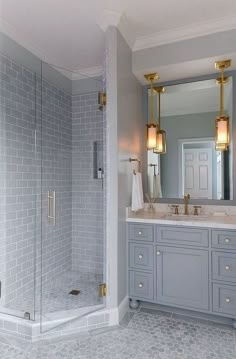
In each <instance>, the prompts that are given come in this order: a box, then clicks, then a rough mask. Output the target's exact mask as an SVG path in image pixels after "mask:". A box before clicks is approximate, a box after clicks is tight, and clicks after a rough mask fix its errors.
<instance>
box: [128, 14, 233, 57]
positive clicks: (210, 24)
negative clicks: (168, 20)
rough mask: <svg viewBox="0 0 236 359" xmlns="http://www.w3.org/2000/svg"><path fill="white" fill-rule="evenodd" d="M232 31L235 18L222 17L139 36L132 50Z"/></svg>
mask: <svg viewBox="0 0 236 359" xmlns="http://www.w3.org/2000/svg"><path fill="white" fill-rule="evenodd" d="M233 29H236V17H235V16H234V17H224V18H221V19H217V20H209V21H207V22H199V23H196V24H191V26H182V27H179V28H176V29H172V30H169V31H161V32H157V33H153V34H151V35H146V36H141V37H139V38H137V39H136V41H135V44H134V46H133V48H132V49H133V51H138V50H143V49H147V48H150V47H155V46H160V45H165V44H170V43H174V42H178V41H182V40H188V39H193V38H197V37H201V36H206V35H211V34H214V33H218V32H224V31H228V30H233Z"/></svg>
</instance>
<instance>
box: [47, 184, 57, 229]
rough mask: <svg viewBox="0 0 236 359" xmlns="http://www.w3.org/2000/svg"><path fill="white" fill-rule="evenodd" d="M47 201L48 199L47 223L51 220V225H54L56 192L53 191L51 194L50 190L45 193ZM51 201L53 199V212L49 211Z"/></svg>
mask: <svg viewBox="0 0 236 359" xmlns="http://www.w3.org/2000/svg"><path fill="white" fill-rule="evenodd" d="M47 201H48V224H51V220H52V221H53V225H54V226H55V225H56V192H55V191H53V192H52V195H51V193H50V191H48V193H47ZM51 201H53V212H52V211H51Z"/></svg>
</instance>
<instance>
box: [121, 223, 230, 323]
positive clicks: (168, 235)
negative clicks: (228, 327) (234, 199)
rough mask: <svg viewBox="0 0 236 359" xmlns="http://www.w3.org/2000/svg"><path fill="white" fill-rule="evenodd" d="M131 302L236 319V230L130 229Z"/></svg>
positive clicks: (150, 226)
mask: <svg viewBox="0 0 236 359" xmlns="http://www.w3.org/2000/svg"><path fill="white" fill-rule="evenodd" d="M128 250H129V297H130V299H131V301H130V306H131V308H134V309H135V308H137V307H138V304H139V300H142V301H148V302H151V303H156V304H162V305H168V306H173V307H180V308H183V309H188V310H193V311H197V310H198V311H201V312H203V313H211V314H214V315H219V316H220V315H221V316H225V317H229V318H232V319H234V320H233V326H234V328H235V329H236V230H228V229H227V230H224V229H214V228H201V227H191V226H183V225H166V224H160V225H154V224H148V223H129V224H128Z"/></svg>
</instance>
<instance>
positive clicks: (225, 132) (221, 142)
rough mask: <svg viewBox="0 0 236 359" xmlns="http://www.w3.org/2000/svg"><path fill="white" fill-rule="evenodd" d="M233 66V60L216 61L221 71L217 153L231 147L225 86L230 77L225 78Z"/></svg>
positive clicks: (216, 136)
mask: <svg viewBox="0 0 236 359" xmlns="http://www.w3.org/2000/svg"><path fill="white" fill-rule="evenodd" d="M230 66H231V60H224V61H216V62H215V69H216V70H220V71H221V77H220V78H217V79H216V83H217V84H219V85H220V115H219V116H218V117H217V118H216V124H215V127H216V135H215V147H216V150H217V151H226V150H227V149H228V145H229V116H225V114H224V84H225V83H227V82H228V79H229V78H228V77H225V76H224V70H225V69H227V68H229V67H230Z"/></svg>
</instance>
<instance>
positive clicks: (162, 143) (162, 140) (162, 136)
mask: <svg viewBox="0 0 236 359" xmlns="http://www.w3.org/2000/svg"><path fill="white" fill-rule="evenodd" d="M154 90H155V92H157V93H158V104H159V106H158V128H157V143H156V147H155V148H154V149H153V152H154V153H157V154H163V153H166V132H165V131H164V130H162V129H161V94H162V93H164V92H165V88H164V87H163V86H160V87H155V88H154Z"/></svg>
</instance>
